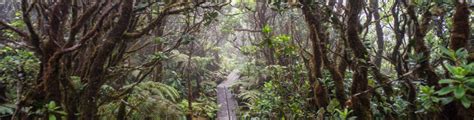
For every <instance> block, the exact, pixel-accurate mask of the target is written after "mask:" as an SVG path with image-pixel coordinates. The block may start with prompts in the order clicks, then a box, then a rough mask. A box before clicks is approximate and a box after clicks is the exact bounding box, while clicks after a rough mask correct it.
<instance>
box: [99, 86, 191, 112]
mask: <svg viewBox="0 0 474 120" xmlns="http://www.w3.org/2000/svg"><path fill="white" fill-rule="evenodd" d="M132 86H133V85H128V86H125V87H124V88H123V89H129V88H130V87H132ZM178 100H180V95H179V92H178V90H176V89H175V88H173V87H171V86H168V85H166V84H163V83H159V82H153V81H145V82H143V83H140V84H138V85H136V86H135V87H134V89H133V90H132V92H131V93H130V94H129V95H128V97H127V98H124V99H123V100H119V101H116V102H113V103H112V104H108V105H105V106H103V107H101V108H100V113H102V114H104V115H103V117H105V118H107V117H109V118H113V116H115V115H116V114H117V112H118V109H119V106H120V105H121V104H126V105H127V106H128V108H129V109H127V113H128V114H127V115H126V116H127V117H128V118H131V119H145V118H147V117H151V118H177V117H180V116H182V115H183V113H182V112H181V111H182V110H181V108H180V107H179V104H178V103H179V102H178Z"/></svg>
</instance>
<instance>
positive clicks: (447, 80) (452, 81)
mask: <svg viewBox="0 0 474 120" xmlns="http://www.w3.org/2000/svg"><path fill="white" fill-rule="evenodd" d="M454 82H457V81H455V80H451V79H442V80H439V81H438V83H439V84H450V83H454Z"/></svg>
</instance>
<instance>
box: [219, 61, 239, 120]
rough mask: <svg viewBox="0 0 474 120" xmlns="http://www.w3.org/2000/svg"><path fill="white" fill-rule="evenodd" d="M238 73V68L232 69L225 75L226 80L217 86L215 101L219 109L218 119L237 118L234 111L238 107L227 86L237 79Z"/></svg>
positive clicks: (232, 119)
mask: <svg viewBox="0 0 474 120" xmlns="http://www.w3.org/2000/svg"><path fill="white" fill-rule="evenodd" d="M239 73H240V72H239V70H237V69H235V70H233V71H232V72H231V73H230V74H229V75H228V76H227V80H225V81H223V82H222V83H221V84H219V85H218V86H217V103H218V104H219V111H218V112H217V117H218V120H237V116H236V113H235V110H237V107H238V106H237V100H235V98H234V95H233V94H232V92H231V90H230V89H229V87H231V85H232V84H233V83H235V82H236V81H237V80H238V79H239V77H240V75H239Z"/></svg>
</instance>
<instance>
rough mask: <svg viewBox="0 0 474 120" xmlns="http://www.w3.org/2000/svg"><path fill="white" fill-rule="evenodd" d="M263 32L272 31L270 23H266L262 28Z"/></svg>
mask: <svg viewBox="0 0 474 120" xmlns="http://www.w3.org/2000/svg"><path fill="white" fill-rule="evenodd" d="M262 32H263V33H265V34H268V33H270V32H272V28H271V27H270V26H269V25H265V26H263V28H262Z"/></svg>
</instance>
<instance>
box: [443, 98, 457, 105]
mask: <svg viewBox="0 0 474 120" xmlns="http://www.w3.org/2000/svg"><path fill="white" fill-rule="evenodd" d="M453 100H454V98H453V97H446V98H441V103H442V104H443V105H446V104H449V103H451V102H452V101H453Z"/></svg>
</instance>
